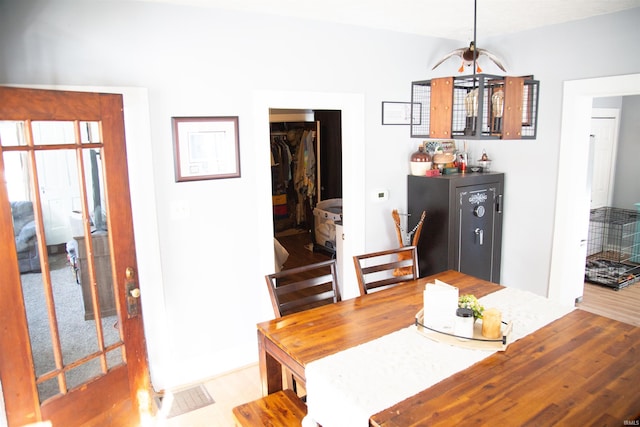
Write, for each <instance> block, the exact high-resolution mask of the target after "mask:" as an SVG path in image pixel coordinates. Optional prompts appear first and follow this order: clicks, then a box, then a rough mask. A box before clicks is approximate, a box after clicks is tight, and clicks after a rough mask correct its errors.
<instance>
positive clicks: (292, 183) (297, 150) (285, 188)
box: [271, 122, 319, 236]
mask: <svg viewBox="0 0 640 427" xmlns="http://www.w3.org/2000/svg"><path fill="white" fill-rule="evenodd" d="M318 127H319V124H318V123H317V122H278V123H271V195H272V200H273V225H274V230H275V233H276V236H278V234H282V233H291V232H292V231H293V230H307V231H309V230H311V226H312V217H313V208H314V206H315V203H316V200H317V196H316V194H317V189H318V182H317V170H316V166H317V161H316V157H317V155H316V153H317V137H318Z"/></svg>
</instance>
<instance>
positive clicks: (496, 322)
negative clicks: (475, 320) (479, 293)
mask: <svg viewBox="0 0 640 427" xmlns="http://www.w3.org/2000/svg"><path fill="white" fill-rule="evenodd" d="M501 325H502V313H500V310H498V309H497V308H488V309H486V310H485V311H484V313H482V336H483V337H485V338H490V339H498V338H502V330H501Z"/></svg>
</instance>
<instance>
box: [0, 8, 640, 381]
mask: <svg viewBox="0 0 640 427" xmlns="http://www.w3.org/2000/svg"><path fill="white" fill-rule="evenodd" d="M637 22H640V9H634V10H632V11H626V12H624V13H621V14H615V15H611V16H604V17H600V18H594V19H590V20H586V21H580V22H575V23H571V24H567V25H565V26H557V27H548V28H546V29H543V30H536V31H528V32H523V33H518V34H514V35H511V36H508V37H501V38H494V39H491V40H487V41H486V42H485V43H484V46H483V47H486V48H488V49H490V50H492V51H494V52H497V53H500V54H501V56H502V57H503V59H504V60H505V62H506V63H507V66H508V69H509V74H511V75H521V74H534V75H535V77H536V78H537V79H539V80H540V81H541V92H540V121H539V124H538V138H537V140H534V141H484V142H481V141H471V142H470V147H471V150H472V152H473V153H474V155H475V156H477V155H479V153H480V152H481V151H482V149H483V148H486V149H487V151H488V153H489V154H490V156H491V157H492V158H493V160H494V162H493V165H492V166H493V168H494V169H495V170H500V171H504V172H506V191H505V223H504V242H503V262H502V266H503V267H502V270H503V271H502V278H503V283H504V284H506V285H509V286H515V287H519V288H522V289H528V290H531V291H533V292H536V293H539V294H543V295H544V294H546V293H547V286H548V280H549V269H550V257H551V255H550V254H551V245H552V232H553V218H554V216H553V213H554V203H555V194H556V179H557V167H558V153H559V143H560V115H561V103H562V83H563V81H565V80H570V79H578V78H586V77H593V76H603V75H614V74H624V73H630V72H637V71H639V70H640V63H639V62H638V59H636V58H635V57H631V56H628V55H627V54H626V53H627V52H631V51H633V50H634V49H635V41H636V40H639V39H640V34H639V30H638V26H637V25H636V23H637ZM452 25H453V23H452ZM595 29H597V31H595ZM466 43H468V41H466V40H465V41H451V40H442V39H436V38H428V37H417V36H410V35H405V34H398V33H392V32H385V31H373V30H367V29H360V28H355V27H347V26H341V25H329V24H321V23H317V22H313V21H303V20H300V19H296V20H289V19H284V18H276V17H272V16H269V17H267V16H258V15H251V14H242V13H231V12H221V11H216V10H210V9H198V8H191V7H177V6H170V5H157V4H147V3H142V2H140V3H138V2H134V3H127V2H61V1H60V2H58V1H56V2H50V1H33V0H26V1H21V2H4V3H2V2H0V83H3V84H49V85H52V84H59V85H87V86H96V85H100V86H135V87H143V88H147V89H148V99H149V117H150V122H149V123H150V136H151V150H150V152H149V153H148V155H149V156H151V159H152V161H153V178H154V181H155V187H150V188H149V189H148V190H149V191H153V192H155V198H156V205H157V206H156V210H157V223H158V235H157V239H158V245H159V247H158V253H159V258H160V259H159V264H160V265H161V274H162V284H161V285H158V284H155V283H154V284H149V285H148V287H149V289H153V290H152V291H148V292H152V293H153V295H152V296H146V295H143V304H145V303H147V302H148V301H156V300H157V299H158V298H160V299H161V300H162V301H163V302H164V304H165V316H166V318H165V319H163V320H164V323H163V324H164V326H163V327H158V326H157V325H154V324H151V325H147V328H152V329H154V332H155V333H154V334H152V336H158V335H162V336H164V337H165V338H164V339H165V343H166V345H164V346H154V345H153V343H150V362H151V368H152V375H153V380H154V386H155V387H156V388H168V387H171V386H174V385H182V384H185V383H189V382H193V381H198V380H202V379H204V378H207V377H210V376H213V375H216V374H218V373H221V372H224V371H227V370H229V369H232V368H235V367H238V366H242V365H244V364H247V363H250V362H253V361H255V360H256V356H257V350H256V338H255V323H256V322H257V321H260V320H263V319H266V318H268V317H270V316H271V315H272V314H271V313H270V309H269V305H268V304H269V303H268V299H267V298H268V297H267V293H266V286H265V285H264V279H263V276H264V274H266V273H268V272H270V271H266V270H267V269H268V268H269V267H270V263H271V262H272V261H271V259H270V258H269V257H270V253H269V250H268V241H265V239H268V238H269V237H268V236H270V235H271V234H270V233H271V230H270V229H269V227H270V225H269V224H270V210H269V209H270V207H269V206H268V197H269V194H263V193H264V192H265V191H268V190H265V189H266V188H268V186H266V185H264V183H265V181H264V180H265V179H266V177H267V176H268V173H267V172H268V166H267V165H268V156H267V150H266V148H265V147H266V145H263V144H267V143H268V139H265V138H263V137H262V136H261V135H263V134H265V133H266V132H267V131H268V129H267V128H264V129H262V126H263V123H266V120H268V116H267V115H268V111H264V113H262V112H261V111H256V108H257V106H259V108H258V109H259V110H262V106H263V105H264V104H263V102H265V101H264V100H265V99H267V100H268V99H276V98H275V97H274V98H268V97H267V98H265V97H264V96H263V94H264V93H272V94H273V93H294V94H295V93H298V94H299V93H321V94H322V93H324V94H336V97H337V98H340V97H342V99H343V101H340V102H344V99H347V98H349V97H348V96H347V95H349V94H351V95H352V96H354V97H355V98H357V99H360V104H361V111H355V112H354V113H353V115H354V119H353V122H354V123H359V124H356V125H354V129H352V130H351V131H350V135H352V137H351V138H345V139H344V141H343V144H344V148H343V149H344V150H355V149H356V148H357V147H358V152H356V153H352V155H354V156H359V157H356V163H354V164H347V165H345V167H344V168H345V169H347V168H350V167H352V168H355V169H356V172H355V173H354V174H355V175H358V174H359V173H360V172H361V173H362V175H363V178H364V179H363V187H364V188H363V191H360V194H358V195H357V197H358V198H359V199H358V200H359V201H360V203H359V204H360V206H358V207H357V208H355V210H354V211H353V216H352V218H350V220H351V221H354V223H355V222H356V221H358V224H359V226H361V227H362V229H363V232H364V235H365V240H364V241H363V242H354V248H355V249H354V248H351V249H350V250H352V251H356V250H358V249H360V248H362V249H363V250H364V249H366V250H376V249H380V248H383V247H387V246H390V245H395V235H394V231H393V224H392V222H391V217H390V212H391V210H392V209H394V208H397V209H400V210H405V209H406V175H407V173H408V158H409V155H410V153H411V152H413V151H415V146H416V143H417V142H419V140H412V139H411V138H409V129H408V127H404V126H381V125H380V107H381V102H382V101H408V100H409V97H410V83H411V81H413V80H423V79H427V78H431V77H436V76H440V75H444V74H451V73H455V72H456V69H457V67H458V66H459V64H457V63H456V61H451V63H446V64H444V65H443V66H441V67H439V68H438V70H437V73H435V72H431V71H430V69H431V66H432V64H433V63H434V62H435V61H436V60H437V59H438V58H439V57H441V56H442V55H444V53H446V52H448V51H450V50H451V49H453V48H455V47H458V46H460V45H465V44H466ZM585 57H586V58H588V59H584V58H585ZM485 68H486V70H485V71H486V72H488V73H493V72H495V71H497V70H493V69H491V66H489V65H487V66H486V67H485ZM294 98H295V96H294ZM285 99H286V97H285ZM288 99H289V100H290V99H291V98H288ZM283 102H287V101H283ZM327 102H329V101H327ZM346 103H347V104H349V102H346ZM355 104H358V102H355ZM351 105H353V104H351ZM269 107H272V108H290V107H295V108H314V107H315V106H314V105H305V106H303V105H297V106H293V105H270V106H269ZM354 109H355V110H357V108H354ZM219 115H237V116H239V122H240V132H239V133H240V155H241V162H242V166H241V168H242V177H241V178H238V179H227V180H211V181H199V182H192V183H179V184H178V183H175V180H174V173H173V147H172V139H171V117H172V116H219ZM129 143H131V141H129ZM350 144H351V145H350ZM360 144H361V145H362V146H361V147H360ZM263 162H264V163H263ZM262 164H264V166H261V165H262ZM380 188H385V189H388V190H389V200H388V201H387V202H386V203H375V202H373V201H371V199H370V197H368V193H369V192H370V191H373V190H375V189H380ZM350 191H358V189H357V188H352V189H351V190H350ZM176 204H181V205H183V206H186V207H187V208H188V212H189V216H188V218H187V219H179V218H176V217H175V216H172V214H171V212H172V209H171V208H172V206H176ZM347 214H348V213H347V211H346V209H345V215H347ZM425 226H428V221H427V224H426V225H425ZM354 227H355V225H354ZM345 233H349V231H348V226H347V224H346V223H345ZM136 238H137V236H136ZM148 292H147V293H148ZM159 347H162V348H164V349H165V350H164V351H165V354H162V355H160V354H158V350H156V349H157V348H159ZM161 359H164V361H165V362H166V363H163V364H162V369H160V368H157V366H158V365H159V363H157V362H156V361H158V360H161ZM154 368H155V369H156V371H155V372H154ZM165 368H166V369H165ZM158 371H161V372H158Z"/></svg>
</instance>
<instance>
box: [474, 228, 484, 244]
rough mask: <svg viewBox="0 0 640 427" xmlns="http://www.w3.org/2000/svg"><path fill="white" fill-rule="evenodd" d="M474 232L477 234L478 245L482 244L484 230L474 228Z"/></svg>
mask: <svg viewBox="0 0 640 427" xmlns="http://www.w3.org/2000/svg"><path fill="white" fill-rule="evenodd" d="M475 233H476V236H478V242H479V243H480V246H482V245H483V243H484V230H482V229H480V228H476V230H475Z"/></svg>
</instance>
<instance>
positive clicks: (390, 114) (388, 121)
mask: <svg viewBox="0 0 640 427" xmlns="http://www.w3.org/2000/svg"><path fill="white" fill-rule="evenodd" d="M420 107H421V104H419V103H414V104H413V124H420ZM411 114H412V113H411V103H410V102H387V101H383V102H382V124H383V125H410V124H411Z"/></svg>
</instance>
